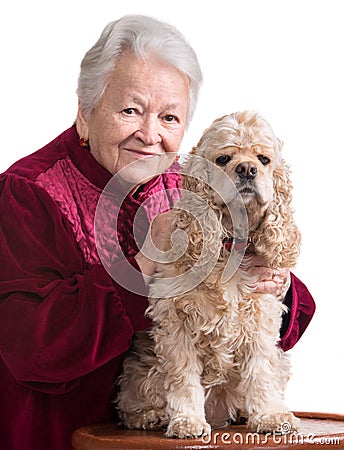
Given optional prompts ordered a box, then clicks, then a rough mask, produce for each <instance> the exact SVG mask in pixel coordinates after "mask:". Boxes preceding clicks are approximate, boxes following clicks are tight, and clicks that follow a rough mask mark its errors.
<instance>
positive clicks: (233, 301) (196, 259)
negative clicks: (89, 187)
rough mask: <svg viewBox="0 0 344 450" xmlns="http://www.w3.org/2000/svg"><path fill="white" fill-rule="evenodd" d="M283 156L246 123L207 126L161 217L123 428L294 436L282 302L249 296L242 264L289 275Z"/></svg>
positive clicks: (128, 377)
mask: <svg viewBox="0 0 344 450" xmlns="http://www.w3.org/2000/svg"><path fill="white" fill-rule="evenodd" d="M281 149H282V143H281V141H280V140H278V139H277V138H276V137H275V135H274V133H273V131H272V129H271V127H270V126H269V124H268V123H267V122H266V121H265V120H264V119H263V118H262V117H261V116H260V115H258V114H257V113H254V112H250V111H244V112H238V113H234V114H231V115H228V116H224V117H222V118H220V119H217V120H215V121H214V122H213V123H212V125H211V126H210V127H209V128H208V129H207V130H206V131H205V132H204V134H203V136H202V138H201V140H200V141H199V143H198V145H197V146H196V147H195V148H193V150H192V152H191V154H190V157H189V159H188V160H187V161H186V163H185V165H184V168H183V173H184V176H183V189H184V190H183V193H182V198H181V200H180V201H179V202H178V203H177V205H176V207H175V208H174V209H173V210H172V212H171V213H170V214H171V216H172V221H173V229H174V231H177V232H178V233H179V234H178V233H176V234H175V236H174V242H173V237H172V242H173V249H174V250H173V251H174V252H175V255H176V256H175V257H174V258H171V260H169V261H168V262H166V261H165V262H160V263H158V269H157V272H156V275H155V281H154V282H153V283H152V286H151V298H150V306H149V308H148V310H147V314H148V315H149V317H150V318H151V319H152V322H153V327H152V329H151V330H149V331H148V332H140V333H138V334H137V338H136V340H135V344H134V348H133V351H132V353H131V354H130V356H129V357H128V358H127V359H126V361H125V363H124V371H123V375H122V376H121V379H120V392H119V396H118V399H117V404H118V408H119V410H120V415H121V419H122V421H123V423H124V424H125V425H126V426H127V427H128V428H130V429H140V428H142V429H146V430H153V429H160V428H166V427H167V431H166V436H168V437H179V438H186V437H197V436H201V435H203V434H204V433H209V432H210V430H211V427H220V426H225V425H226V424H228V423H229V422H228V421H236V420H238V418H241V417H245V418H246V419H247V424H248V426H249V427H250V429H252V430H253V431H257V432H274V433H283V432H293V431H297V430H298V423H299V419H297V418H296V417H295V416H294V415H293V414H292V413H291V412H289V411H288V408H287V406H286V405H285V403H284V391H285V387H286V383H287V380H288V378H289V371H290V368H289V360H288V357H287V355H286V354H285V353H284V352H283V351H282V350H281V349H280V347H279V345H278V342H279V338H280V336H279V332H280V327H281V321H282V315H283V313H284V311H285V306H284V305H283V299H281V298H277V296H274V295H267V294H264V295H262V294H258V293H255V292H254V289H253V288H252V283H254V282H255V281H256V280H255V279H254V277H253V276H252V274H251V273H250V270H249V268H250V253H256V254H258V255H260V256H261V257H263V258H264V260H265V261H266V265H267V266H269V267H271V268H283V267H286V268H291V267H293V266H294V265H295V264H296V259H297V256H298V254H299V245H300V233H299V231H298V229H297V228H296V226H295V224H294V221H293V215H292V210H291V206H290V203H291V183H290V179H289V170H288V168H287V166H286V164H285V162H284V161H283V159H282V157H281ZM186 237H187V239H186V240H185V238H186ZM169 239H170V238H169ZM169 245H170V240H169ZM167 247H168V246H167ZM169 248H170V247H169ZM181 249H182V250H183V252H181ZM173 251H172V253H173ZM200 261H201V262H200Z"/></svg>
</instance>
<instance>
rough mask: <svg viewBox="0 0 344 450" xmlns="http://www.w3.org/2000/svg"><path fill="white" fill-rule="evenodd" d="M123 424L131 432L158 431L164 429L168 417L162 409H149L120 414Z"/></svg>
mask: <svg viewBox="0 0 344 450" xmlns="http://www.w3.org/2000/svg"><path fill="white" fill-rule="evenodd" d="M121 418H122V421H123V424H124V425H125V426H126V427H127V428H129V429H131V430H140V429H141V430H160V429H161V428H166V425H167V424H168V420H169V417H168V415H167V413H166V411H165V410H164V409H150V410H146V411H139V412H135V413H123V412H122V414H121Z"/></svg>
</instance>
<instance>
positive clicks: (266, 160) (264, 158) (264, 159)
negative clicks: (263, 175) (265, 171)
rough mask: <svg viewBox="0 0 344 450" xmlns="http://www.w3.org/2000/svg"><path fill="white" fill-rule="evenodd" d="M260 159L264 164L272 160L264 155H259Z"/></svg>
mask: <svg viewBox="0 0 344 450" xmlns="http://www.w3.org/2000/svg"><path fill="white" fill-rule="evenodd" d="M258 159H259V161H260V162H261V163H262V164H263V166H267V165H268V164H269V163H270V162H271V160H270V158H268V157H267V156H264V155H258Z"/></svg>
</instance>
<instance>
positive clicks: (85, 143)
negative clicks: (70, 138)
mask: <svg viewBox="0 0 344 450" xmlns="http://www.w3.org/2000/svg"><path fill="white" fill-rule="evenodd" d="M79 143H80V145H81V147H85V148H88V147H89V146H90V145H89V143H88V139H84V138H80V139H79Z"/></svg>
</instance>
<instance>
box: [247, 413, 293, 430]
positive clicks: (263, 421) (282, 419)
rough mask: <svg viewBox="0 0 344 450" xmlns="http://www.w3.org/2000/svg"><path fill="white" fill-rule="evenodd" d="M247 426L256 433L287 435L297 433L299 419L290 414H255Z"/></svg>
mask: <svg viewBox="0 0 344 450" xmlns="http://www.w3.org/2000/svg"><path fill="white" fill-rule="evenodd" d="M249 425H250V426H251V427H252V428H254V430H255V431H257V432H258V433H275V434H289V433H296V432H297V431H299V427H300V419H298V418H297V417H295V416H294V414H293V413H291V412H285V413H271V414H264V413H262V414H257V415H256V416H255V417H254V418H251V419H250V420H249Z"/></svg>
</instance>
